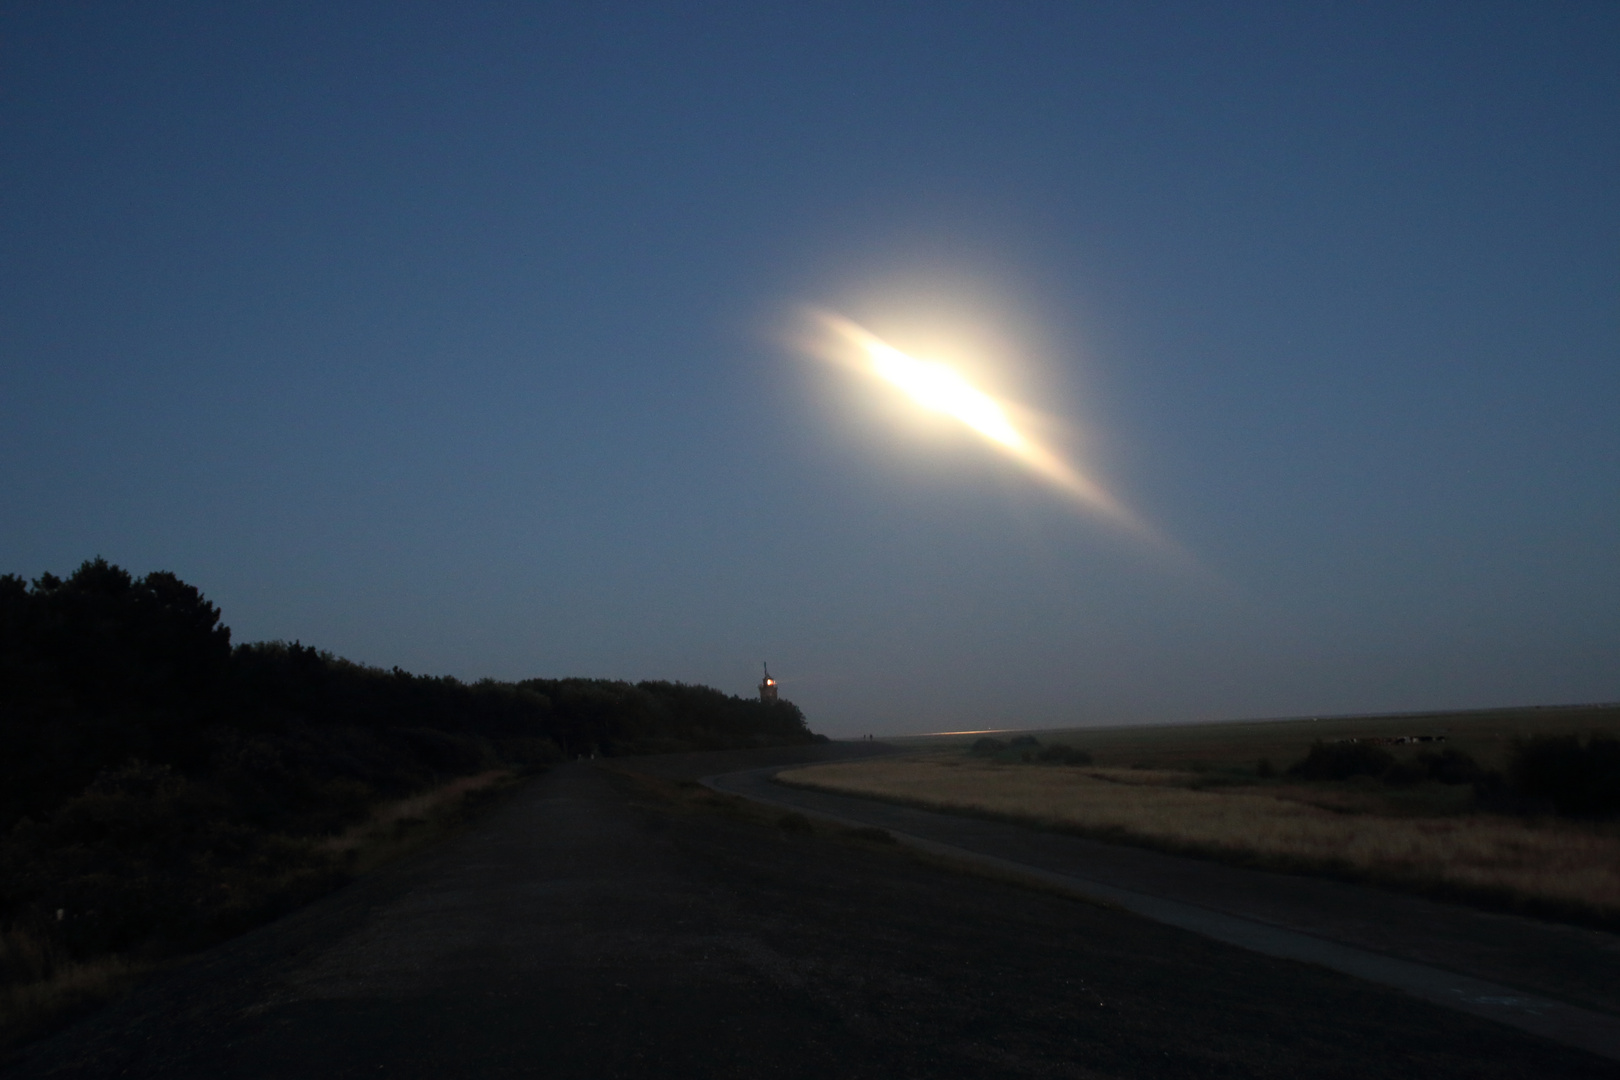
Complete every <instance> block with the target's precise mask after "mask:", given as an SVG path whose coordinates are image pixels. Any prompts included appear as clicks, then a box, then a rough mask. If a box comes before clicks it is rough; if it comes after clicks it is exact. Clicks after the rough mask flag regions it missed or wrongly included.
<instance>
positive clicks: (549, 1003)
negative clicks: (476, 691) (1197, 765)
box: [4, 755, 1615, 1080]
mask: <svg viewBox="0 0 1620 1080" xmlns="http://www.w3.org/2000/svg"><path fill="white" fill-rule="evenodd" d="M751 763H752V764H763V763H764V761H763V760H762V758H761V756H760V755H756V756H755V757H754V758H753V759H752V761H751ZM651 771H657V770H651ZM665 771H666V775H668V770H667V769H666V770H665ZM774 814H775V812H771V813H770V814H766V813H764V812H761V811H755V810H750V809H749V808H748V807H747V806H746V805H737V804H731V803H727V802H726V801H725V800H723V799H721V798H719V797H717V796H714V795H710V794H708V793H707V792H704V791H702V789H698V788H695V787H693V786H689V785H688V786H680V785H678V784H676V783H674V782H671V781H669V780H653V779H648V778H645V777H640V778H638V777H635V776H630V775H624V774H614V773H609V772H606V771H604V770H600V769H597V768H594V767H592V766H591V765H590V764H589V763H573V764H570V765H566V766H563V767H560V768H558V769H556V770H554V771H552V772H551V773H549V774H547V775H546V776H544V777H541V778H539V779H538V780H536V781H535V782H533V783H531V784H530V785H528V786H527V787H526V788H524V789H523V790H521V791H520V792H518V793H516V794H515V795H514V796H513V797H512V798H511V799H510V800H509V801H507V802H506V803H505V804H504V805H503V806H502V807H500V808H499V809H498V810H497V811H495V812H494V813H493V814H492V815H491V816H490V817H489V818H488V819H486V820H485V821H484V822H483V823H482V824H481V825H480V826H479V827H478V828H476V829H475V830H473V831H471V832H469V833H468V834H466V835H463V836H461V837H459V838H457V839H455V840H453V841H450V842H448V843H446V844H445V845H443V846H442V847H440V848H438V849H436V850H434V851H432V852H430V853H427V854H425V855H423V856H419V857H417V858H415V859H413V860H411V861H410V862H408V863H405V864H401V865H399V866H397V867H395V868H393V869H391V870H389V871H385V872H383V873H380V874H377V875H374V876H372V877H370V878H367V879H365V880H363V881H361V882H358V883H356V884H355V885H353V886H351V887H349V888H347V889H345V890H343V891H341V892H340V893H337V894H335V895H333V896H331V897H329V898H327V899H326V900H324V901H321V902H320V903H317V904H315V905H312V906H311V907H309V908H306V909H305V910H303V911H301V912H299V913H297V914H295V915H293V916H291V917H289V918H286V919H283V920H281V921H280V922H277V923H275V924H273V925H270V926H267V927H264V928H262V929H260V930H258V931H256V932H254V933H252V934H249V935H246V936H245V937H243V938H241V939H238V940H237V941H235V942H232V943H230V944H228V945H226V946H224V947H222V948H220V949H216V950H214V951H212V952H210V953H208V954H205V955H203V956H201V957H199V958H197V959H195V960H193V961H192V962H190V963H188V964H185V965H183V966H182V967H180V968H178V969H177V970H174V971H171V972H169V973H167V974H165V975H164V976H162V977H160V978H157V979H155V980H153V981H152V982H151V983H149V984H148V985H146V986H145V987H143V988H142V989H141V990H139V991H138V992H136V993H135V994H133V995H132V996H130V997H129V998H128V999H127V1000H125V1001H123V1002H121V1003H120V1004H118V1005H115V1006H113V1007H111V1008H109V1009H106V1010H104V1011H103V1012H101V1013H100V1014H98V1015H96V1016H94V1017H91V1018H89V1019H87V1020H86V1021H84V1022H82V1023H80V1024H79V1025H77V1026H75V1027H73V1028H70V1029H68V1030H66V1031H63V1032H61V1033H59V1034H58V1035H56V1036H54V1037H53V1038H51V1039H49V1040H47V1041H45V1042H43V1043H40V1044H37V1045H36V1046H34V1047H33V1048H31V1049H30V1050H29V1051H28V1052H27V1053H26V1054H25V1056H24V1057H23V1059H22V1060H21V1061H19V1062H17V1063H15V1064H14V1065H13V1066H12V1067H11V1068H9V1069H8V1070H6V1072H5V1074H4V1075H5V1076H6V1077H7V1078H8V1080H11V1078H17V1080H20V1078H22V1077H44V1076H83V1077H92V1076H93V1077H112V1076H120V1077H171V1078H189V1077H198V1078H201V1077H208V1078H211V1080H212V1078H232V1077H402V1076H403V1077H436V1078H437V1077H444V1076H471V1077H484V1076H489V1077H499V1076H537V1077H542V1076H543V1077H655V1076H656V1077H659V1078H667V1077H671V1076H681V1077H684V1076H703V1077H773V1076H782V1077H817V1078H821V1077H827V1076H837V1077H946V1076H948V1077H1012V1076H1020V1077H1022V1076H1032V1077H1033V1076H1041V1077H1045V1076H1073V1077H1116V1076H1117V1077H1149V1076H1151V1077H1180V1076H1187V1077H1192V1076H1198V1077H1205V1076H1208V1077H1216V1076H1219V1077H1228V1076H1231V1077H1237V1076H1256V1077H1260V1076H1265V1077H1297V1076H1306V1075H1309V1076H1321V1077H1358V1078H1359V1077H1381V1076H1410V1077H1419V1076H1421V1077H1423V1078H1425V1080H1433V1078H1438V1077H1548V1076H1559V1077H1588V1076H1590V1077H1598V1076H1604V1077H1610V1076H1613V1075H1614V1074H1615V1068H1614V1065H1613V1063H1612V1062H1608V1061H1605V1060H1603V1059H1601V1058H1598V1057H1596V1056H1593V1055H1589V1054H1586V1053H1582V1052H1580V1051H1576V1050H1571V1049H1568V1048H1565V1047H1561V1046H1558V1045H1556V1044H1554V1043H1552V1042H1550V1041H1547V1040H1544V1039H1539V1038H1536V1037H1533V1036H1530V1035H1526V1034H1523V1033H1520V1032H1516V1031H1513V1030H1511V1029H1509V1028H1506V1027H1503V1026H1501V1025H1498V1024H1493V1023H1490V1022H1488V1021H1485V1020H1481V1019H1477V1018H1474V1017H1470V1016H1466V1015H1462V1014H1459V1013H1456V1012H1453V1011H1448V1010H1444V1009H1440V1008H1437V1007H1433V1006H1430V1005H1427V1004H1425V1003H1423V1002H1420V1001H1415V1000H1413V999H1412V998H1410V997H1408V996H1405V995H1402V994H1400V993H1398V992H1395V991H1390V990H1385V989H1381V988H1379V987H1376V986H1372V985H1370V984H1368V983H1365V982H1363V981H1359V980H1356V979H1352V978H1348V977H1345V976H1343V975H1339V974H1336V973H1334V972H1331V971H1328V970H1325V969H1322V968H1320V967H1315V966H1311V965H1306V964H1299V963H1292V962H1288V961H1283V960H1277V959H1273V958H1269V957H1265V956H1261V955H1257V954H1255V953H1253V952H1250V951H1246V950H1242V949H1238V948H1234V947H1231V946H1229V945H1224V944H1221V943H1219V942H1215V941H1211V940H1209V939H1208V938H1205V937H1202V936H1199V935H1196V934H1192V933H1188V932H1186V931H1183V930H1179V929H1176V928H1173V927H1168V926H1164V925H1161V924H1158V923H1155V922H1153V921H1150V920H1148V919H1144V918H1140V917H1137V916H1135V915H1132V914H1129V913H1127V912H1123V911H1120V910H1116V909H1113V908H1109V907H1105V906H1101V905H1097V904H1090V903H1085V902H1081V901H1077V900H1074V899H1072V898H1069V897H1065V896H1062V895H1058V894H1055V893H1051V892H1043V891H1040V890H1037V889H1030V888H1024V887H1019V886H1017V885H1013V884H1008V883H1005V882H1000V881H995V880H988V879H985V878H983V877H977V876H973V875H970V874H963V873H960V872H956V871H953V870H952V869H950V868H948V867H942V866H936V865H933V864H931V863H930V862H928V861H927V860H926V859H924V858H920V857H918V856H916V855H914V854H912V853H910V852H908V851H907V850H906V849H904V848H902V847H900V846H898V845H894V844H882V843H879V842H875V841H872V840H868V839H862V838H860V837H858V836H849V835H842V834H840V832H839V830H837V829H833V828H823V829H820V830H819V831H815V832H805V831H803V830H802V829H798V830H793V829H786V828H781V827H778V823H777V821H776V819H775V816H773V815H774Z"/></svg>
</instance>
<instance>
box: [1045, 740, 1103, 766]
mask: <svg viewBox="0 0 1620 1080" xmlns="http://www.w3.org/2000/svg"><path fill="white" fill-rule="evenodd" d="M1035 760H1036V761H1044V762H1047V763H1049V764H1054V765H1090V764H1091V752H1090V751H1088V750H1081V749H1079V748H1077V747H1073V746H1065V745H1063V744H1062V743H1053V744H1052V745H1051V746H1048V747H1045V748H1044V749H1042V750H1041V752H1040V753H1038V754H1036V755H1035Z"/></svg>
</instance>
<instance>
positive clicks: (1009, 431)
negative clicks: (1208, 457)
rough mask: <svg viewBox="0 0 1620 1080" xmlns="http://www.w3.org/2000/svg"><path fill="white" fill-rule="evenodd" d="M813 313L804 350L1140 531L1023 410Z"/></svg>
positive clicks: (837, 319)
mask: <svg viewBox="0 0 1620 1080" xmlns="http://www.w3.org/2000/svg"><path fill="white" fill-rule="evenodd" d="M810 314H811V322H812V324H813V325H814V327H815V332H814V333H812V334H811V335H809V336H808V337H807V338H806V339H805V340H804V346H805V348H806V349H807V351H809V352H810V353H812V354H813V355H815V356H818V357H820V358H821V359H823V360H830V361H832V362H834V363H838V364H842V365H844V366H846V367H851V368H854V369H855V370H857V371H862V372H865V373H866V374H868V375H872V376H875V377H877V378H879V379H882V380H883V381H884V382H886V383H889V384H890V385H892V386H894V387H895V388H897V389H899V390H900V391H902V392H903V393H904V394H905V395H906V396H907V397H909V398H910V399H911V400H912V401H913V402H915V403H916V404H918V405H920V406H922V407H923V408H925V409H928V410H931V411H933V412H938V413H943V414H945V415H947V416H951V417H954V418H956V419H957V420H959V421H961V422H962V423H963V424H965V425H967V426H968V427H969V428H971V429H972V430H973V431H976V432H977V433H978V434H980V435H982V436H983V437H984V438H985V439H986V440H987V441H989V443H990V444H991V445H992V446H994V447H995V448H996V449H998V450H1000V451H1001V452H1002V453H1004V454H1006V455H1008V456H1009V457H1011V458H1013V459H1014V460H1016V461H1018V462H1019V463H1020V464H1022V465H1024V466H1025V467H1026V468H1028V469H1030V470H1031V471H1032V472H1034V473H1035V474H1036V475H1038V476H1040V477H1041V478H1042V479H1044V480H1046V481H1047V482H1048V483H1051V484H1053V485H1055V486H1056V487H1058V488H1060V489H1061V490H1063V491H1064V492H1065V493H1067V494H1068V495H1070V496H1072V497H1074V498H1076V499H1078V500H1079V501H1080V502H1081V503H1083V504H1085V505H1086V506H1087V507H1089V508H1090V509H1092V510H1095V511H1099V512H1101V513H1103V514H1105V515H1107V516H1108V517H1111V518H1113V519H1115V520H1116V521H1118V522H1120V523H1122V524H1126V525H1130V526H1131V527H1133V528H1136V529H1141V528H1142V525H1141V523H1140V522H1138V521H1137V520H1136V518H1135V516H1134V515H1132V514H1131V512H1130V511H1129V510H1127V509H1126V508H1125V507H1124V506H1123V505H1121V504H1120V502H1119V501H1118V500H1117V499H1115V498H1114V497H1113V496H1112V495H1110V494H1109V493H1108V492H1107V491H1106V490H1104V489H1103V487H1102V486H1101V485H1100V484H1098V483H1097V482H1096V481H1094V480H1092V479H1091V478H1090V477H1088V476H1086V475H1085V473H1083V472H1081V471H1080V469H1078V468H1077V467H1075V466H1074V465H1072V464H1070V463H1069V462H1067V461H1065V460H1063V458H1061V457H1059V456H1058V455H1057V454H1056V453H1055V452H1053V451H1052V450H1050V449H1048V448H1047V447H1045V446H1042V445H1041V444H1040V443H1039V442H1037V441H1036V440H1035V438H1034V437H1033V436H1032V435H1030V434H1029V433H1028V432H1026V431H1021V430H1020V429H1019V427H1018V426H1017V424H1015V423H1014V421H1013V419H1012V417H1013V416H1017V415H1020V414H1021V413H1024V412H1025V411H1024V410H1019V409H1017V408H1015V407H1013V406H1011V405H1009V404H1007V403H1004V402H1001V401H997V400H996V399H995V398H994V397H991V396H990V395H989V394H987V393H985V392H984V391H982V390H980V389H978V388H977V387H975V386H974V385H973V384H972V383H971V382H969V381H968V379H967V377H966V376H964V375H963V374H962V373H961V372H959V371H957V370H956V369H955V368H953V367H951V366H950V365H948V364H943V363H940V362H938V361H935V360H923V359H919V358H917V357H914V356H911V355H908V354H907V353H905V352H902V351H901V350H899V349H897V348H895V347H894V346H893V345H890V344H889V343H888V342H886V341H884V340H883V339H882V338H879V337H878V336H877V335H876V334H874V333H872V332H871V331H870V330H867V329H866V328H865V327H862V326H860V325H858V324H856V323H854V322H851V321H850V320H849V319H846V318H844V317H843V316H841V315H835V314H833V313H831V312H821V311H818V312H811V313H810ZM1009 414H1011V415H1009Z"/></svg>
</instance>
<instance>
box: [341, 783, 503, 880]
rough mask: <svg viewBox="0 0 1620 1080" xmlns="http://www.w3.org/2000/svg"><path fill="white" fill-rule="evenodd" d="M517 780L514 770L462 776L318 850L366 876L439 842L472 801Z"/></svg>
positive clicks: (392, 805) (391, 806) (401, 802)
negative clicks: (464, 807)
mask: <svg viewBox="0 0 1620 1080" xmlns="http://www.w3.org/2000/svg"><path fill="white" fill-rule="evenodd" d="M515 779H516V777H515V774H514V773H513V772H512V771H511V770H510V769H491V770H489V771H488V772H481V773H478V774H476V775H474V776H462V777H458V778H457V779H455V780H452V781H450V782H449V783H448V784H443V785H440V786H439V787H436V788H433V789H432V790H431V791H424V792H422V793H420V794H418V795H412V796H411V797H410V798H407V799H398V800H395V801H394V802H387V803H382V804H380V805H379V806H378V807H377V808H376V809H375V810H373V811H372V814H371V816H370V817H369V818H367V819H366V820H365V821H362V822H361V823H360V824H358V825H355V826H353V827H351V828H349V829H347V830H345V831H344V832H342V833H339V834H338V835H337V836H333V837H329V838H327V839H326V840H323V841H321V842H320V844H319V847H320V848H321V849H322V850H323V851H326V852H328V853H330V854H332V855H337V856H339V857H342V858H345V859H347V860H348V861H349V863H350V865H351V866H352V867H353V868H354V869H355V870H357V871H359V872H361V873H364V872H365V871H367V870H371V869H373V868H375V867H377V866H380V865H382V864H383V863H385V862H389V861H391V860H393V859H396V858H398V857H399V856H401V855H403V854H406V853H408V852H410V851H413V850H415V849H416V848H418V847H421V846H422V845H423V844H425V843H427V842H428V841H430V840H432V839H435V838H437V836H438V835H439V834H441V833H443V832H445V831H446V830H448V829H450V828H453V827H454V826H455V824H456V819H457V817H458V815H459V812H460V810H461V809H462V808H463V806H464V805H465V804H466V803H467V802H468V800H469V799H476V798H478V797H481V796H484V795H489V794H493V793H494V792H495V791H497V790H499V789H500V788H503V787H505V786H507V785H508V784H511V783H512V782H513V781H514V780H515Z"/></svg>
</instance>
